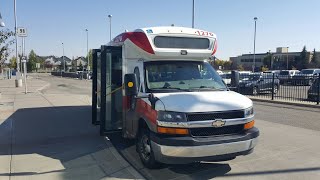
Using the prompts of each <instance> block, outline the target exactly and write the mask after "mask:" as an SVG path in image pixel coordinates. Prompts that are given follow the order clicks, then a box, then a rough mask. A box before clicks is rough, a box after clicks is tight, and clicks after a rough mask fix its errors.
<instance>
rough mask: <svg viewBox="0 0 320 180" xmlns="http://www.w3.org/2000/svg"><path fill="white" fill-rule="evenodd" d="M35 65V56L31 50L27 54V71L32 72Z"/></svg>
mask: <svg viewBox="0 0 320 180" xmlns="http://www.w3.org/2000/svg"><path fill="white" fill-rule="evenodd" d="M36 63H37V55H36V53H35V52H34V51H33V50H31V51H30V53H29V58H28V62H27V71H28V72H32V71H33V70H35V69H36Z"/></svg>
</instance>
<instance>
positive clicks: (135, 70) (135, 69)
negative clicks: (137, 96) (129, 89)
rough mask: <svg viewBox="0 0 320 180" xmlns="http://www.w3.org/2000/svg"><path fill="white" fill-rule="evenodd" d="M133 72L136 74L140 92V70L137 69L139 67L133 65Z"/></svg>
mask: <svg viewBox="0 0 320 180" xmlns="http://www.w3.org/2000/svg"><path fill="white" fill-rule="evenodd" d="M134 74H136V76H137V81H138V82H137V83H138V87H139V92H140V89H141V88H140V71H139V68H138V67H135V68H134Z"/></svg>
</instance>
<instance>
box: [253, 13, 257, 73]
mask: <svg viewBox="0 0 320 180" xmlns="http://www.w3.org/2000/svg"><path fill="white" fill-rule="evenodd" d="M253 20H254V40H253V66H252V72H254V71H255V68H256V33H257V20H258V18H257V17H254V18H253Z"/></svg>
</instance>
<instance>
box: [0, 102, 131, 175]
mask: <svg viewBox="0 0 320 180" xmlns="http://www.w3.org/2000/svg"><path fill="white" fill-rule="evenodd" d="M105 141H106V139H105V138H104V137H101V136H99V129H98V127H94V126H92V125H91V107H90V106H73V107H44V108H29V109H19V110H17V111H16V112H15V113H14V114H12V115H11V116H10V117H9V118H8V119H6V120H5V121H4V122H3V123H1V124H0V157H1V156H2V157H6V156H7V157H10V155H11V154H12V155H13V156H12V162H11V170H9V171H8V172H7V173H6V172H1V173H0V177H1V176H9V175H10V176H26V178H39V179H48V178H51V179H101V178H103V177H106V176H108V177H114V178H120V177H121V178H127V179H130V178H132V177H131V176H130V174H128V176H126V174H123V173H122V174H119V173H117V172H119V171H121V170H123V169H125V168H126V167H121V166H119V165H116V164H115V165H114V164H111V163H112V162H116V161H117V160H116V159H114V156H113V155H112V153H111V152H110V150H109V147H108V145H107V144H106V142H105ZM0 159H1V158H0ZM8 159H10V158H8ZM0 165H1V166H3V167H4V166H8V167H10V161H6V162H5V163H4V162H3V161H0ZM110 166H113V167H112V168H110ZM8 169H9V168H8ZM0 170H1V168H0ZM10 171H11V172H10Z"/></svg>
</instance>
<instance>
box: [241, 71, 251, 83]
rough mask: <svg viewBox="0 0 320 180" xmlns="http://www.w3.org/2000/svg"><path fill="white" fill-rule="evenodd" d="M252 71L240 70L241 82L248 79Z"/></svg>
mask: <svg viewBox="0 0 320 180" xmlns="http://www.w3.org/2000/svg"><path fill="white" fill-rule="evenodd" d="M251 73H252V72H251V71H239V82H241V81H242V80H247V79H248V77H249V75H250V74H251Z"/></svg>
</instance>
